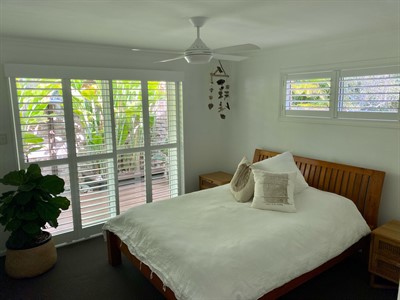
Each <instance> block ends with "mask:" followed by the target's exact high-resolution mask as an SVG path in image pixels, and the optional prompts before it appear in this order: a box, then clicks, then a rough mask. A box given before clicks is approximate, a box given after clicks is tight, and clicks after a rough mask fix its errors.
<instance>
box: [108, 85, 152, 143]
mask: <svg viewBox="0 0 400 300" xmlns="http://www.w3.org/2000/svg"><path fill="white" fill-rule="evenodd" d="M112 85H113V98H114V116H115V138H116V144H117V149H118V150H119V149H129V148H131V149H132V148H137V147H143V146H144V136H143V107H142V88H141V82H140V81H133V80H114V81H113V83H112Z"/></svg>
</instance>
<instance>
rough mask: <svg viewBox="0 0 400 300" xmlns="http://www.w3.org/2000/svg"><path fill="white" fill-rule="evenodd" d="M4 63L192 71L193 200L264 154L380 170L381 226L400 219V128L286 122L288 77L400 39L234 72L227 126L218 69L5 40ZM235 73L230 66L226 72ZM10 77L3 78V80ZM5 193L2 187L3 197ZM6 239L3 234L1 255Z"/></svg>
mask: <svg viewBox="0 0 400 300" xmlns="http://www.w3.org/2000/svg"><path fill="white" fill-rule="evenodd" d="M0 53H1V55H0V63H1V65H2V67H3V64H4V63H25V64H45V65H66V66H69V65H71V66H90V67H112V68H135V69H159V70H173V71H184V73H185V82H184V95H183V96H184V106H183V111H184V147H185V179H186V192H191V191H193V190H196V189H197V186H198V175H199V174H201V173H204V172H210V171H214V170H225V171H231V172H233V171H234V170H235V168H236V165H237V163H238V162H239V160H240V158H241V157H242V156H243V155H247V156H248V157H249V158H251V157H252V155H253V151H254V149H255V148H256V147H261V148H266V149H271V150H278V151H284V150H291V151H292V152H294V153H295V154H298V155H304V156H310V157H314V158H320V159H325V160H330V161H335V162H343V163H349V164H354V165H358V166H363V167H367V168H376V169H380V170H383V171H385V172H386V174H387V176H386V179H385V185H384V191H383V198H382V202H381V209H380V217H379V222H380V223H383V222H386V221H388V220H390V219H395V218H396V219H400V158H399V156H400V131H399V130H398V128H397V129H396V128H384V127H371V126H370V127H365V126H348V125H346V126H344V125H340V124H338V125H331V124H323V123H307V122H286V121H282V120H281V119H279V97H280V89H279V86H280V72H281V71H282V69H285V68H293V67H299V66H310V67H312V66H314V65H329V64H335V63H345V62H353V61H363V60H372V59H381V58H388V57H396V56H397V57H398V56H399V37H398V35H391V34H389V33H388V34H381V35H379V36H372V37H358V38H356V39H353V40H343V41H334V42H324V43H322V42H321V43H315V44H307V45H299V46H292V47H284V48H279V49H272V50H269V51H264V52H262V53H260V54H258V55H257V56H256V57H254V58H252V59H249V60H247V61H243V62H241V63H237V64H232V65H231V71H232V72H230V73H231V77H232V79H233V82H232V87H233V94H232V100H231V107H232V110H231V111H230V112H228V113H227V119H226V120H224V121H222V120H221V119H220V118H219V116H218V114H217V113H216V111H215V110H213V111H209V110H208V108H207V104H208V88H209V73H210V71H211V69H212V66H210V65H206V66H202V65H197V66H196V65H188V64H186V63H185V62H175V63H169V64H153V63H152V62H153V61H154V57H152V56H150V55H146V54H143V55H140V54H138V53H132V51H130V50H129V49H121V48H113V47H101V46H93V45H82V44H69V43H59V42H46V41H32V40H18V39H2V40H0ZM224 67H225V68H226V69H227V70H229V65H226V64H224ZM2 74H3V73H2ZM0 93H1V94H0V104H1V105H0V133H5V134H7V138H8V144H7V145H4V146H2V145H0V153H1V155H0V176H3V175H4V174H5V173H7V172H8V171H10V170H13V169H15V168H16V167H17V163H16V159H15V155H14V151H13V143H14V141H13V137H12V121H11V112H10V104H9V98H8V93H7V85H6V79H5V78H4V75H2V76H0ZM2 190H4V187H3V186H1V185H0V192H1V191H2ZM5 240H6V235H5V234H3V233H1V234H0V245H1V246H0V249H1V248H2V245H4V242H5Z"/></svg>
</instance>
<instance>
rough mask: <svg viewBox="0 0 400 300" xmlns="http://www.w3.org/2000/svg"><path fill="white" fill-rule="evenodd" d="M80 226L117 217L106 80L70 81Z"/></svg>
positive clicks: (111, 132)
mask: <svg viewBox="0 0 400 300" xmlns="http://www.w3.org/2000/svg"><path fill="white" fill-rule="evenodd" d="M71 95H72V110H73V120H74V138H75V151H76V158H75V159H76V162H77V164H76V166H77V174H78V178H77V181H78V183H79V200H80V201H79V205H80V212H79V213H80V223H81V224H80V226H82V228H86V227H90V226H93V225H97V224H102V223H104V222H105V221H106V220H108V219H109V218H110V217H113V216H115V215H116V194H115V181H114V151H113V140H112V135H113V130H112V128H113V127H112V122H111V110H110V94H109V84H108V81H106V80H81V79H72V80H71Z"/></svg>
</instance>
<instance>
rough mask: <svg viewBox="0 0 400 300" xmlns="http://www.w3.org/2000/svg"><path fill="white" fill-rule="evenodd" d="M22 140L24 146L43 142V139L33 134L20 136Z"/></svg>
mask: <svg viewBox="0 0 400 300" xmlns="http://www.w3.org/2000/svg"><path fill="white" fill-rule="evenodd" d="M22 139H23V141H24V144H39V143H43V142H44V139H43V138H42V137H40V136H37V135H36V134H33V133H24V134H23V135H22Z"/></svg>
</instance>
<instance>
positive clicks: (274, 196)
mask: <svg viewBox="0 0 400 300" xmlns="http://www.w3.org/2000/svg"><path fill="white" fill-rule="evenodd" d="M253 173H254V181H255V187H254V198H253V202H252V204H251V207H254V208H259V209H268V210H276V211H284V212H295V211H296V207H295V205H294V197H293V191H294V181H295V179H296V172H289V173H271V172H267V171H263V170H257V169H253Z"/></svg>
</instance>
